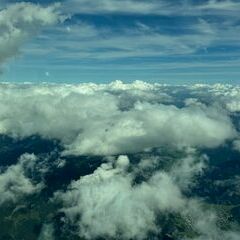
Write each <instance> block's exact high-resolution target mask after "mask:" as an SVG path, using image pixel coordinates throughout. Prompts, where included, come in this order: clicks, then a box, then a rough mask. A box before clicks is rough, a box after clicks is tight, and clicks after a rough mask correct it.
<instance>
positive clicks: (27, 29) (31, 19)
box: [0, 2, 65, 64]
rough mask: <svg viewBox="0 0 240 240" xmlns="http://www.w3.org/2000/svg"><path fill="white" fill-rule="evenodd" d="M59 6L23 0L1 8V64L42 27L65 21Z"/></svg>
mask: <svg viewBox="0 0 240 240" xmlns="http://www.w3.org/2000/svg"><path fill="white" fill-rule="evenodd" d="M59 6H60V5H59V4H54V5H50V6H48V7H42V6H41V5H37V4H32V3H26V2H21V3H16V4H10V5H7V6H5V8H3V9H0V32H1V35H0V64H1V63H4V62H5V61H6V60H7V59H8V58H10V57H14V56H15V55H17V54H18V52H19V49H20V47H21V46H22V45H23V44H24V42H25V41H26V40H28V39H29V38H30V37H32V36H34V35H36V34H37V33H38V32H39V31H40V30H41V29H42V28H44V27H47V26H50V25H53V24H56V23H58V22H59V21H63V20H64V18H65V17H63V16H62V15H61V14H60V12H59Z"/></svg>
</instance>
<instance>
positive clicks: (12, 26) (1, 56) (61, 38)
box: [0, 0, 240, 84]
mask: <svg viewBox="0 0 240 240" xmlns="http://www.w3.org/2000/svg"><path fill="white" fill-rule="evenodd" d="M0 9H1V10H0V70H1V73H0V81H7V82H37V83H39V82H56V83H82V82H96V83H106V82H111V81H114V80H122V81H124V82H132V81H134V80H143V81H147V82H160V83H168V84H188V83H210V84H211V83H216V82H220V83H230V84H237V83H239V82H240V81H239V79H240V48H239V46H240V42H239V39H240V14H239V12H240V1H239V0H238V1H237V0H171V1H169V0H101V1H100V0H91V1H90V0H63V1H58V2H56V1H53V0H43V1H36V0H32V1H24V2H23V1H14V0H10V1H9V0H8V1H5V0H0Z"/></svg>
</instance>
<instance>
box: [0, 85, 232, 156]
mask: <svg viewBox="0 0 240 240" xmlns="http://www.w3.org/2000/svg"><path fill="white" fill-rule="evenodd" d="M126 89H128V90H126ZM144 89H145V90H144ZM159 94H160V96H161V97H160V98H159ZM164 94H165V95H164ZM166 99H167V101H169V99H170V98H169V97H168V96H167V95H166V93H165V92H164V89H163V88H161V86H160V85H154V84H153V85H151V84H144V83H141V82H136V83H134V84H129V85H123V84H120V83H119V82H117V83H114V84H109V85H108V84H106V85H104V84H102V85H101V84H100V85H97V84H79V85H8V84H7V85H1V87H0V100H1V101H0V133H2V134H8V135H12V136H15V137H26V136H30V135H34V134H38V135H41V136H42V137H45V138H52V139H53V138H56V139H59V140H60V141H61V142H62V144H63V145H64V147H65V152H64V153H65V154H76V155H86V154H87V155H88V154H89V155H111V154H122V153H136V152H141V151H145V150H147V149H151V148H154V147H156V148H157V147H160V146H167V145H170V146H173V147H185V146H192V147H210V148H211V147H217V146H219V145H221V144H222V143H224V141H225V140H227V139H232V138H234V137H235V135H236V132H235V129H234V127H233V125H232V123H231V120H230V118H229V117H228V116H227V113H226V112H225V111H224V110H222V109H221V108H219V107H215V106H209V107H206V106H205V105H200V106H198V105H197V106H195V105H191V106H188V107H184V108H178V107H176V106H174V105H169V104H168V105H164V104H163V103H164V100H166Z"/></svg>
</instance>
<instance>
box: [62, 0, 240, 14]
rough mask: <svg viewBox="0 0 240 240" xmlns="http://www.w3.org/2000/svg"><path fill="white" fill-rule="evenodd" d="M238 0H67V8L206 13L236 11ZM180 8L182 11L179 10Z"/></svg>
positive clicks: (90, 11)
mask: <svg viewBox="0 0 240 240" xmlns="http://www.w3.org/2000/svg"><path fill="white" fill-rule="evenodd" d="M239 6H240V5H239V3H238V2H237V1H231V0H224V1H216V0H209V1H202V2H198V3H196V2H195V1H172V2H169V1H167V0H152V1H147V0H143V1H136V0H123V1H117V0H103V1H102V2H101V4H100V3H99V2H98V1H91V2H89V1H87V0H67V1H66V5H65V8H66V9H67V10H69V11H72V12H75V13H88V14H106V13H110V14H140V15H141V14H142V15H177V16H179V15H185V16H186V15H204V14H209V13H211V14H219V11H224V12H225V13H226V12H227V11H230V12H232V13H236V12H237V9H238V8H239ZM179 10H180V11H179Z"/></svg>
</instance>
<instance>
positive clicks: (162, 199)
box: [55, 156, 184, 239]
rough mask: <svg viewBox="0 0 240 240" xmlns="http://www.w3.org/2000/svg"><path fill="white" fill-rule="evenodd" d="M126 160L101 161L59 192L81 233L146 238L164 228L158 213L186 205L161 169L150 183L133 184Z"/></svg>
mask: <svg viewBox="0 0 240 240" xmlns="http://www.w3.org/2000/svg"><path fill="white" fill-rule="evenodd" d="M123 162H124V164H123ZM127 162H128V161H127V158H126V157H124V156H120V157H119V158H118V159H117V161H116V163H115V166H116V167H113V163H111V162H110V163H106V164H102V166H101V167H99V168H98V169H97V170H96V171H95V172H94V173H93V174H92V175H88V176H84V177H82V178H81V179H80V180H78V181H73V182H72V183H71V185H70V186H69V190H68V191H67V192H66V193H60V192H59V193H56V195H55V197H56V198H57V199H61V200H62V201H63V202H64V205H65V206H66V208H65V209H64V211H65V213H66V214H67V216H68V218H69V219H70V221H71V222H72V223H77V224H78V227H79V232H80V233H79V234H80V235H81V236H83V237H85V238H87V239H94V238H96V237H110V238H114V237H116V236H118V235H119V236H120V237H121V238H122V239H132V238H137V239H145V238H146V236H147V234H148V232H155V233H156V232H160V231H161V229H158V228H157V226H156V224H155V220H156V214H155V212H157V211H166V210H169V211H173V212H174V211H175V210H176V209H178V208H181V207H183V205H184V200H183V199H182V196H181V193H180V191H179V189H178V188H177V187H176V186H175V185H174V183H173V181H172V180H171V177H170V176H169V175H168V174H166V173H164V172H158V173H156V174H154V175H153V176H152V177H151V178H150V179H149V181H148V182H144V183H142V184H140V185H136V186H132V182H133V177H134V176H133V175H131V174H130V173H127V171H126V167H127ZM123 166H124V168H123ZM79 214H80V215H81V220H80V221H79V222H78V221H77V216H78V215H79Z"/></svg>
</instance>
